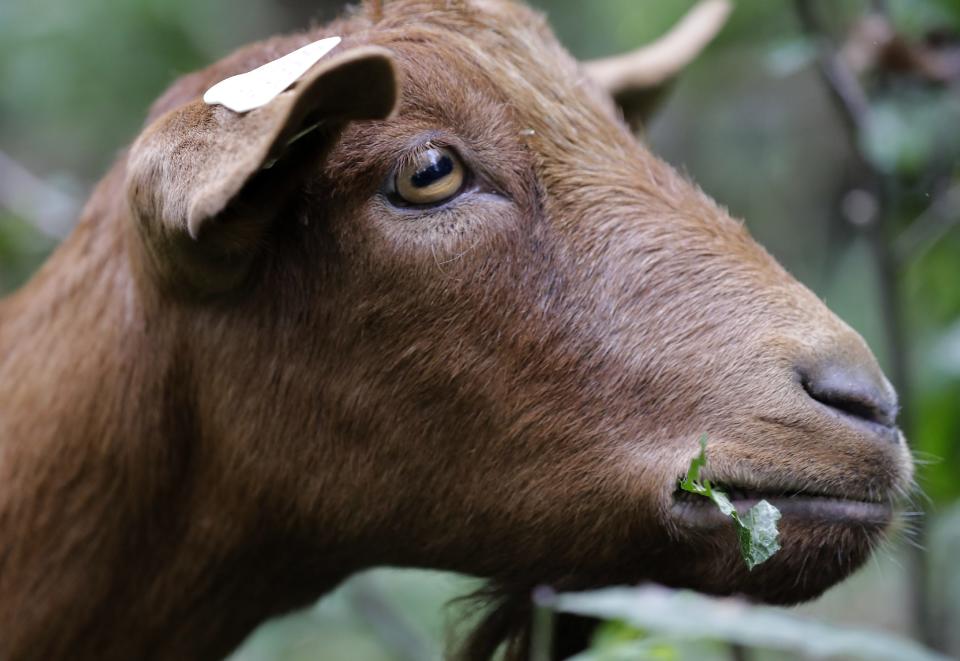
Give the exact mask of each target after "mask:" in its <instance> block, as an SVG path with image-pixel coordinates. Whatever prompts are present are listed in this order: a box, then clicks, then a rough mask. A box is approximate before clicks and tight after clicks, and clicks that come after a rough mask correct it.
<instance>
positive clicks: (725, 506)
mask: <svg viewBox="0 0 960 661" xmlns="http://www.w3.org/2000/svg"><path fill="white" fill-rule="evenodd" d="M709 498H710V500H712V501H713V503H714V504H715V505H716V506H717V507H718V508H720V511H721V512H723V513H724V514H726V515H727V516H732V517H733V518H734V519H736V518H737V508H736V507H734V506H733V503H731V502H730V498H728V497H727V494H725V493H723V492H722V491H720V490H718V489H711V490H710V494H709Z"/></svg>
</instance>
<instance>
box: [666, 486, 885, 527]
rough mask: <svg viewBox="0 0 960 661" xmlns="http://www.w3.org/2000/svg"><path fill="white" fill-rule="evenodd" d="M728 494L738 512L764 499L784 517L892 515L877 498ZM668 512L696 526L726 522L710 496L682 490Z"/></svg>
mask: <svg viewBox="0 0 960 661" xmlns="http://www.w3.org/2000/svg"><path fill="white" fill-rule="evenodd" d="M681 494H685V495H681ZM729 495H730V501H731V502H732V503H733V506H734V507H736V508H737V511H738V512H740V513H741V514H743V513H745V512H746V511H747V510H749V509H750V508H751V507H753V506H754V505H756V504H757V503H758V502H760V501H761V500H766V501H767V502H768V503H770V504H771V505H773V506H774V507H776V508H777V509H778V510H780V514H781V515H782V516H783V518H784V519H793V520H798V521H799V520H807V521H818V522H828V523H859V524H868V525H869V524H874V525H878V526H885V525H886V524H887V523H889V522H890V520H891V519H892V518H893V506H892V504H891V503H889V502H882V501H876V500H863V499H857V498H850V497H846V496H827V495H812V494H807V493H797V494H762V493H756V492H754V493H751V492H750V491H748V490H742V489H739V490H736V491H735V492H734V493H732V494H729ZM687 496H690V497H687ZM671 512H672V513H673V514H674V515H675V516H676V517H677V518H679V519H680V520H681V521H684V522H686V523H689V524H692V525H694V526H698V527H700V526H707V527H714V526H717V525H721V524H724V523H726V522H728V521H729V519H728V518H727V517H726V516H724V514H723V513H722V512H720V510H719V509H718V508H717V507H716V505H714V504H713V503H712V502H711V501H710V500H709V499H707V498H704V497H702V496H697V495H694V494H686V492H682V491H681V492H677V493H675V494H674V498H673V503H672V506H671Z"/></svg>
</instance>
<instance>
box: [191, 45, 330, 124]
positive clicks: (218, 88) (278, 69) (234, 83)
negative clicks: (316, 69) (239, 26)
mask: <svg viewBox="0 0 960 661" xmlns="http://www.w3.org/2000/svg"><path fill="white" fill-rule="evenodd" d="M339 43H340V37H329V38H327V39H321V40H320V41H315V42H313V43H312V44H307V45H306V46H304V47H303V48H298V49H297V50H295V51H293V52H292V53H289V54H288V55H284V56H283V57H281V58H278V59H276V60H273V61H272V62H267V63H266V64H264V65H263V66H261V67H257V68H256V69H254V70H253V71H248V72H247V73H242V74H239V75H237V76H232V77H230V78H227V79H226V80H221V81H220V82H219V83H217V84H216V85H214V86H213V87H211V88H210V89H208V90H207V92H206V94H204V95H203V100H204V102H205V103H207V104H208V105H211V106H212V105H216V104H219V105H222V106H226V107H227V108H229V109H230V110H232V111H234V112H248V111H250V110H253V109H254V108H259V107H261V106H265V105H267V104H268V103H270V102H271V101H273V100H274V99H275V98H276V97H277V95H279V94H280V93H281V92H283V91H284V90H285V89H287V88H288V87H290V86H291V85H293V84H294V83H295V82H297V80H299V79H300V77H301V76H302V75H303V74H305V73H306V72H307V71H308V70H309V69H310V67H312V66H313V65H314V64H316V63H317V61H318V60H319V59H320V58H321V57H323V56H324V55H326V54H327V53H329V52H330V51H332V50H333V49H334V48H335V47H336V46H337V44H339Z"/></svg>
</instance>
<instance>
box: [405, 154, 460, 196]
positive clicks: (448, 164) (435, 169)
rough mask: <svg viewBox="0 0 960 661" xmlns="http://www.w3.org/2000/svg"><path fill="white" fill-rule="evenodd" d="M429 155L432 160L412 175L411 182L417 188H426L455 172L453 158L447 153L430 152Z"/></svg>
mask: <svg viewBox="0 0 960 661" xmlns="http://www.w3.org/2000/svg"><path fill="white" fill-rule="evenodd" d="M428 157H429V158H430V161H431V162H430V164H429V165H428V166H427V167H425V168H423V169H422V170H418V171H417V172H415V173H414V174H413V176H412V177H410V183H411V184H413V186H414V187H415V188H426V187H427V186H429V185H430V184H432V183H434V182H436V181H437V180H439V179H443V178H444V177H446V176H447V175H449V174H450V173H451V172H453V159H451V158H450V157H449V156H447V155H446V154H438V153H436V152H430V153H429V156H428Z"/></svg>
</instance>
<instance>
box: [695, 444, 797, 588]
mask: <svg viewBox="0 0 960 661" xmlns="http://www.w3.org/2000/svg"><path fill="white" fill-rule="evenodd" d="M706 466H707V437H706V436H701V437H700V453H699V454H698V455H697V456H696V457H694V458H693V459H692V460H691V461H690V468H689V469H687V475H686V477H685V478H684V479H683V480H682V481H681V482H680V488H681V489H683V490H684V491H689V492H690V493H695V494H697V495H700V496H703V497H704V498H709V499H710V500H711V501H713V504H714V505H716V506H717V508H718V509H719V510H720V511H721V512H723V514H724V515H726V516H729V517H730V518H731V519H733V523H734V525H735V526H736V527H737V539H739V540H740V555H741V556H742V557H743V561H744V562H746V563H747V569H751V570H752V569H753V568H754V567H756V566H757V565H759V564H760V563H762V562H766V561H767V560H769V559H770V557H771V556H772V555H773V554H774V553H776V552H777V551H779V550H780V542H779V541H778V538H779V536H780V531H779V530H777V521H779V520H780V510H778V509H777V508H776V507H774V506H773V505H771V504H770V503H768V502H767V501H766V500H761V501H760V502H759V503H757V504H756V505H754V506H753V507H751V508H750V509H749V510H748V511H747V513H746V514H744V515H742V516H741V515H740V513H739V512H737V509H736V508H735V507H734V506H733V503H731V502H730V498H728V497H727V494H725V493H724V492H723V491H721V490H719V489H714V488H713V486H712V485H711V484H710V480H707V479H701V478H700V472H701V471H702V470H703V469H704V468H706Z"/></svg>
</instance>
